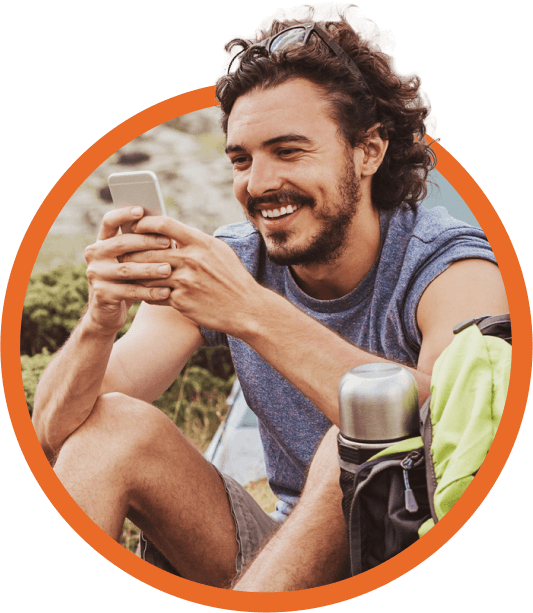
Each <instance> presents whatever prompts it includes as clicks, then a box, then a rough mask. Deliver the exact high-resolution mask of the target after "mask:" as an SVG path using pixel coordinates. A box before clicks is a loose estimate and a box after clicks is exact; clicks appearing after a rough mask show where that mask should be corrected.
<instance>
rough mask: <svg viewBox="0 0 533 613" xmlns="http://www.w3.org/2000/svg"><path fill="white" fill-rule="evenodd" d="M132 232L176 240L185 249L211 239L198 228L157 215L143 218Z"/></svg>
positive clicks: (134, 226) (133, 227)
mask: <svg viewBox="0 0 533 613" xmlns="http://www.w3.org/2000/svg"><path fill="white" fill-rule="evenodd" d="M132 230H133V232H135V233H142V234H148V233H153V234H163V235H164V236H168V237H170V238H172V239H174V240H175V241H176V243H177V244H178V245H180V246H183V247H184V246H187V245H193V244H198V243H200V244H201V243H205V241H206V240H210V239H211V237H210V236H209V235H208V234H205V232H202V231H201V230H197V229H196V228H191V227H190V226H187V225H185V224H184V223H181V221H177V220H176V219H171V218H169V217H161V216H155V215H153V216H152V215H149V216H145V217H143V218H142V219H140V220H139V221H138V222H137V223H135V224H134V225H133V226H132Z"/></svg>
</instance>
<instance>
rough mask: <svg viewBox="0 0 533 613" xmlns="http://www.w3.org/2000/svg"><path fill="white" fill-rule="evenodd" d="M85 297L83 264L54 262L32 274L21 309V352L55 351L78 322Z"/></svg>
mask: <svg viewBox="0 0 533 613" xmlns="http://www.w3.org/2000/svg"><path fill="white" fill-rule="evenodd" d="M87 300H88V284H87V278H86V277H85V266H77V267H71V266H58V267H57V268H54V269H53V270H51V271H49V272H46V273H40V274H37V275H34V276H32V277H31V278H30V282H29V283H28V290H27V292H26V298H25V300H24V307H23V310H22V327H21V338H20V348H21V353H22V354H25V355H35V354H36V353H41V352H42V351H43V350H44V349H46V350H47V351H48V352H50V353H53V352H54V351H57V349H59V347H60V346H61V345H62V344H63V343H64V342H65V341H66V340H67V338H68V336H69V334H70V333H71V332H72V330H73V329H74V327H75V326H76V324H77V323H78V320H79V317H80V315H81V313H82V310H83V308H84V306H85V304H86V303H87Z"/></svg>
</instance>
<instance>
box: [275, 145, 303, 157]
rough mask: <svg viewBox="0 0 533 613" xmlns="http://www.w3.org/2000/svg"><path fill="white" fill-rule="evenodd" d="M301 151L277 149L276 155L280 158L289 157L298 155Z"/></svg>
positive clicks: (287, 148)
mask: <svg viewBox="0 0 533 613" xmlns="http://www.w3.org/2000/svg"><path fill="white" fill-rule="evenodd" d="M301 151H302V150H301V149H296V148H295V147H291V148H289V147H285V148H284V149H279V150H278V155H279V156H280V157H290V156H292V155H296V154H297V153H300V152H301Z"/></svg>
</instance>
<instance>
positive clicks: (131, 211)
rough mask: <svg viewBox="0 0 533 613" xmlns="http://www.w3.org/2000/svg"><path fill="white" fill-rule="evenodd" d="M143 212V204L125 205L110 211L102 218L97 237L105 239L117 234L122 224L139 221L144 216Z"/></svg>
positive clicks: (100, 239) (101, 239)
mask: <svg viewBox="0 0 533 613" xmlns="http://www.w3.org/2000/svg"><path fill="white" fill-rule="evenodd" d="M143 213H144V211H143V208H142V206H125V207H121V208H120V209H113V210H112V211H108V212H107V213H106V214H105V215H104V217H103V219H102V225H101V226H100V232H99V233H98V237H97V239H98V240H99V241H103V240H106V238H111V237H112V236H116V235H117V234H118V229H119V228H120V226H121V225H122V224H125V223H128V222H130V223H131V222H134V221H137V220H138V219H140V218H141V217H142V215H143Z"/></svg>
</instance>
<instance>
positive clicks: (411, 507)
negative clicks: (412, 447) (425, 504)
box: [400, 451, 424, 513]
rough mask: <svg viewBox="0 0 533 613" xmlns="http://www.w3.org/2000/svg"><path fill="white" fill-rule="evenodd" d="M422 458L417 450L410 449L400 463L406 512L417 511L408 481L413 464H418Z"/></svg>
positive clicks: (413, 494)
mask: <svg viewBox="0 0 533 613" xmlns="http://www.w3.org/2000/svg"><path fill="white" fill-rule="evenodd" d="M423 459H424V458H423V456H422V454H421V453H420V452H419V451H411V453H410V454H409V455H408V456H407V457H405V458H404V459H403V460H402V461H401V463H400V466H401V467H402V468H403V482H404V485H405V509H406V511H407V512H408V513H416V512H417V511H418V503H417V502H416V498H415V493H414V492H413V490H412V489H411V484H410V483H409V471H410V470H411V469H412V468H414V467H415V466H418V465H419V464H420V462H421V461H422V460H423Z"/></svg>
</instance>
